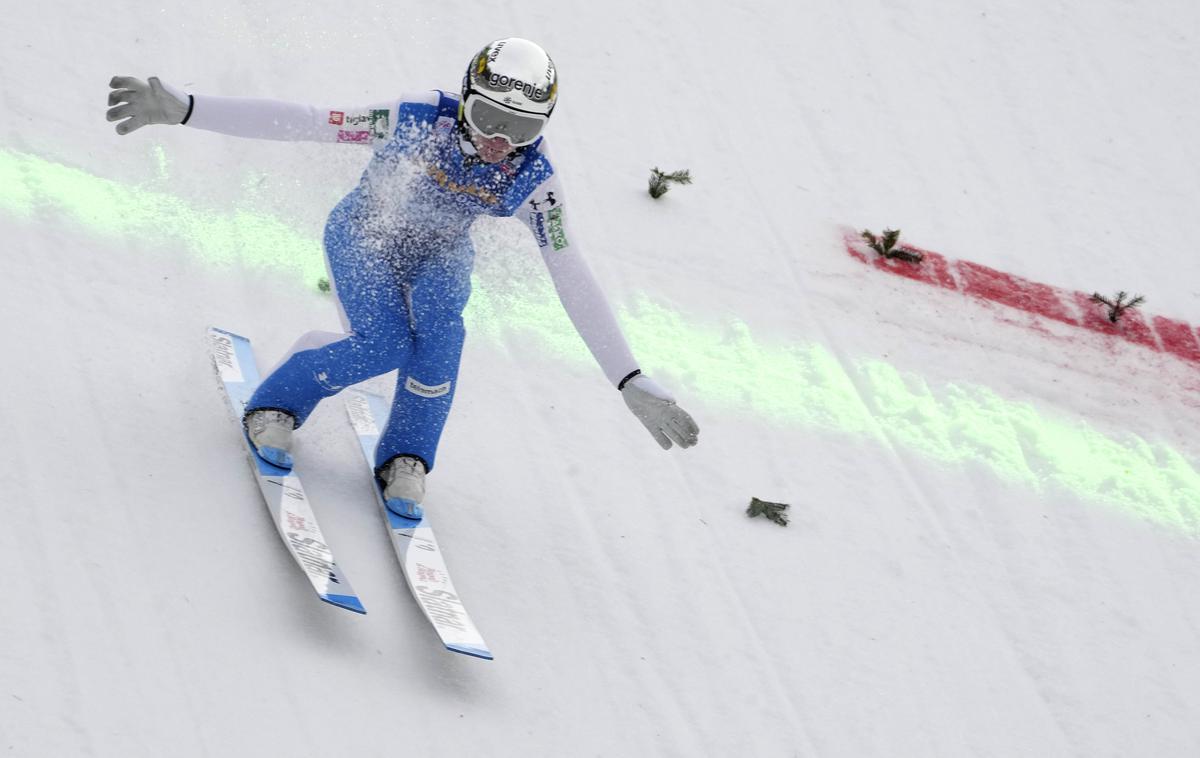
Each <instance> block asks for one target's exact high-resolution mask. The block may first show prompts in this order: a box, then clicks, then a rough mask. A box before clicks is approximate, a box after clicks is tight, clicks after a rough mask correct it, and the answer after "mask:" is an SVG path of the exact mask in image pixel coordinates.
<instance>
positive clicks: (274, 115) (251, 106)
mask: <svg viewBox="0 0 1200 758" xmlns="http://www.w3.org/2000/svg"><path fill="white" fill-rule="evenodd" d="M437 98H438V94H437V92H433V91H431V92H428V93H419V94H416V95H408V96H404V97H402V98H400V100H399V101H392V102H391V103H377V104H375V105H365V106H355V107H350V108H346V107H318V106H313V105H301V104H299V103H286V102H282V101H280V100H264V99H258V98H244V97H218V96H215V95H192V103H191V105H192V110H191V114H190V115H189V116H188V117H187V119H186V120H184V122H183V123H184V124H186V125H187V126H191V127H194V128H196V129H205V130H207V131H211V132H219V133H221V134H228V135H230V136H232V137H249V138H252V139H273V140H288V141H310V142H341V143H345V144H353V145H369V146H374V145H376V144H378V143H379V142H380V141H387V139H388V138H390V137H391V135H392V128H393V127H395V125H396V119H397V117H398V111H399V107H400V105H401V104H403V103H427V104H436V103H437Z"/></svg>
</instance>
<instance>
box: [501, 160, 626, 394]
mask: <svg viewBox="0 0 1200 758" xmlns="http://www.w3.org/2000/svg"><path fill="white" fill-rule="evenodd" d="M567 213H568V209H567V202H566V196H565V195H564V193H563V191H562V185H561V184H560V183H559V181H558V178H557V177H556V176H554V175H551V176H550V177H549V178H548V179H546V180H545V181H543V182H542V183H541V184H540V185H538V187H537V189H535V190H534V191H533V193H532V194H531V195H530V196H529V197H528V198H526V200H525V202H524V204H522V206H521V208H520V210H518V211H517V215H518V216H520V218H521V220H523V221H524V222H525V223H526V224H528V225H529V229H530V231H532V232H533V237H534V239H535V240H536V241H537V244H538V247H539V248H540V249H541V251H542V260H544V261H545V262H546V269H547V270H548V271H549V272H550V278H551V279H552V280H553V281H554V289H555V290H557V291H558V299H559V300H560V301H561V302H562V304H563V307H564V308H565V309H566V311H567V315H568V316H570V318H571V323H573V324H574V325H575V329H576V331H578V332H579V336H580V337H582V338H583V341H584V343H585V344H586V345H587V346H588V350H590V351H591V353H592V356H593V357H595V359H596V362H597V363H599V364H600V368H601V369H602V370H603V371H604V375H605V376H606V377H608V381H610V382H612V384H613V386H614V387H615V386H617V385H619V384H620V382H621V380H622V379H625V378H626V377H628V376H629V375H630V374H631V373H633V372H634V371H636V370H637V367H638V366H637V361H636V360H634V357H633V352H632V351H630V349H629V344H628V343H627V342H626V341H625V335H624V334H622V333H621V327H620V326H618V324H617V319H616V317H615V316H614V315H613V312H612V308H611V307H609V304H608V300H607V299H606V298H605V297H604V292H603V291H602V290H601V289H600V285H599V284H598V283H597V282H596V278H595V277H594V276H592V271H591V269H590V268H588V265H587V261H586V260H584V257H583V255H582V254H581V253H580V250H579V243H578V241H577V240H576V238H575V237H574V236H573V234H572V232H571V231H570V229H569V228H568V227H567Z"/></svg>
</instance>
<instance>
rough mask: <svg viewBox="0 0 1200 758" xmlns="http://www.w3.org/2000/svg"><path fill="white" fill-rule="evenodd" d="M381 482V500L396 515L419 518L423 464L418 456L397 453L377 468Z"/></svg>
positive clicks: (423, 474) (423, 489)
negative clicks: (380, 467) (381, 466)
mask: <svg viewBox="0 0 1200 758" xmlns="http://www.w3.org/2000/svg"><path fill="white" fill-rule="evenodd" d="M379 479H380V481H382V482H383V502H384V503H385V504H386V505H387V508H388V510H389V511H391V512H392V513H395V514H396V515H397V516H403V517H404V518H410V519H419V518H421V516H422V515H423V514H424V510H422V508H421V501H422V500H423V499H425V464H424V463H423V462H422V461H421V459H420V458H414V457H412V456H409V455H398V456H396V457H395V458H393V459H391V460H390V461H388V462H387V463H386V464H385V465H384V467H383V468H382V469H380V470H379Z"/></svg>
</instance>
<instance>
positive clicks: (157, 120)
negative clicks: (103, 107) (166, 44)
mask: <svg viewBox="0 0 1200 758" xmlns="http://www.w3.org/2000/svg"><path fill="white" fill-rule="evenodd" d="M108 86H110V87H112V92H109V93H108V104H109V105H110V106H114V105H115V106H116V107H115V108H112V107H110V108H109V109H108V120H109V121H121V119H125V120H124V121H121V123H119V124H117V134H129V133H130V132H132V131H133V130H134V129H140V128H142V127H143V126H145V125H146V124H179V123H183V120H184V119H185V118H187V115H188V110H189V103H188V102H187V100H186V99H185V100H180V99H179V97H178V96H177V95H175V94H173V93H171V92H169V91H167V88H166V87H165V86H163V83H162V82H160V81H159V80H158V77H157V76H152V77H150V80H149V81H148V82H143V81H142V80H141V79H134V78H133V77H132V76H114V77H113V78H112V81H110V82H109V83H108Z"/></svg>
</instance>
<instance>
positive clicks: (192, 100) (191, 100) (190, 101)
mask: <svg viewBox="0 0 1200 758" xmlns="http://www.w3.org/2000/svg"><path fill="white" fill-rule="evenodd" d="M195 107H196V98H195V97H193V96H192V95H188V112H187V113H186V114H185V115H184V117H183V121H180V122H179V123H180V125H183V124H186V123H187V122H188V119H189V118H191V117H192V109H193V108H195Z"/></svg>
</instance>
